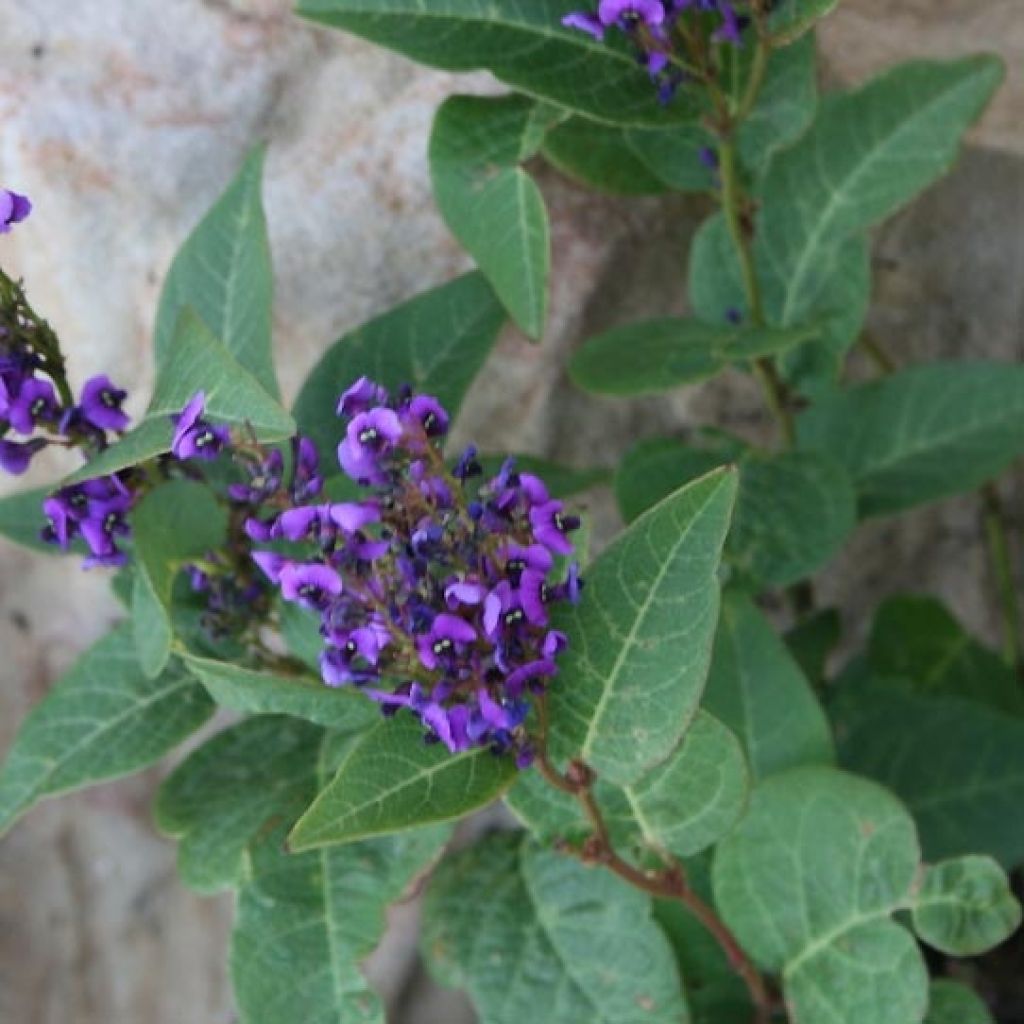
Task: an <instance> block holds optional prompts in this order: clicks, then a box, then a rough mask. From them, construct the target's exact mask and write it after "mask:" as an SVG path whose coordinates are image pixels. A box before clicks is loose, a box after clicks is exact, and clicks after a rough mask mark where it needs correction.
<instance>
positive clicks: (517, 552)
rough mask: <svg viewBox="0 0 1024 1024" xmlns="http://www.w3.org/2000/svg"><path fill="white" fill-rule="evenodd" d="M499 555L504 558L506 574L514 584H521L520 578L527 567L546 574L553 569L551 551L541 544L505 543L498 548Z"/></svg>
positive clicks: (543, 574)
mask: <svg viewBox="0 0 1024 1024" xmlns="http://www.w3.org/2000/svg"><path fill="white" fill-rule="evenodd" d="M498 557H499V558H500V559H502V560H504V563H505V575H506V576H508V578H509V579H510V580H511V581H512V585H513V586H519V579H520V577H521V576H522V575H523V572H524V571H525V570H527V569H530V570H532V571H533V572H535V573H540V574H541V575H542V576H546V575H547V574H548V573H549V572H550V571H551V566H552V565H553V564H554V559H553V558H552V557H551V552H550V551H548V549H547V548H546V547H544V546H543V545H541V544H530V545H529V546H527V547H523V545H521V544H503V545H502V546H501V547H500V548H498Z"/></svg>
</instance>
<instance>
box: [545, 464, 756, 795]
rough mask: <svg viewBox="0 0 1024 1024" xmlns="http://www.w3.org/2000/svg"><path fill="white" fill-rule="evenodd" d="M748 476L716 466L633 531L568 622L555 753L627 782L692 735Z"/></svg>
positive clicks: (555, 689) (565, 617) (564, 622)
mask: <svg viewBox="0 0 1024 1024" xmlns="http://www.w3.org/2000/svg"><path fill="white" fill-rule="evenodd" d="M735 497H736V474H735V473H734V472H732V471H730V470H728V469H723V470H718V471H716V472H714V473H709V474H708V475H707V476H705V477H702V478H701V479H699V480H696V481H694V482H693V483H692V484H690V485H689V486H687V487H684V488H682V489H681V490H679V491H677V492H676V493H675V494H672V495H670V496H669V497H668V498H666V499H665V500H664V501H662V502H661V503H660V504H658V505H656V506H655V507H654V508H653V509H651V510H650V511H649V512H647V513H645V514H644V515H643V516H641V517H640V518H639V519H638V520H637V521H636V522H635V523H633V524H632V525H631V526H630V527H628V528H627V529H626V530H625V531H624V532H623V533H622V534H621V535H620V536H619V538H618V539H617V540H616V541H615V542H614V543H613V544H612V545H611V546H610V547H609V548H607V550H606V551H605V552H604V553H603V554H602V555H601V556H600V557H599V558H598V559H597V560H596V561H595V562H594V563H593V564H592V565H591V566H590V568H589V569H588V572H587V589H586V595H585V597H584V598H583V600H581V602H580V604H579V605H578V606H576V607H574V608H570V609H569V610H567V611H566V612H565V613H564V614H562V615H560V616H559V617H558V623H557V624H558V626H559V628H561V629H564V630H565V631H566V632H567V633H568V635H569V648H568V650H567V651H566V652H565V654H564V655H563V656H562V659H561V662H560V665H559V674H558V678H557V680H556V681H555V682H554V684H553V685H552V687H551V715H552V720H551V726H552V728H551V736H550V739H551V748H552V752H553V753H554V755H555V756H556V757H575V756H579V757H582V758H583V759H584V760H585V761H586V762H587V763H588V764H590V765H592V766H593V767H594V768H595V769H596V770H597V772H598V774H599V775H602V776H604V777H605V778H607V779H608V780H609V781H610V782H615V783H617V784H619V785H627V784H629V783H630V782H634V781H635V780H637V779H638V778H640V776H641V775H643V774H644V772H645V771H646V770H647V769H648V768H651V767H653V766H654V765H656V764H658V763H659V762H661V761H663V760H664V759H665V758H666V757H667V756H668V755H669V754H670V753H671V751H672V750H673V749H674V748H675V746H676V745H677V744H678V743H679V741H680V739H682V736H683V733H684V732H685V731H686V727H687V725H688V723H689V720H690V719H691V718H692V717H693V714H694V713H695V711H696V710H697V704H698V703H699V701H700V695H701V691H702V690H703V688H704V682H705V679H706V677H707V672H708V666H709V663H710V656H711V642H712V639H713V636H714V631H715V623H716V621H717V618H718V601H719V587H718V576H717V574H718V565H719V561H720V559H721V552H722V543H723V541H724V539H725V533H726V530H727V529H728V526H729V518H730V516H731V514H732V507H733V503H734V501H735Z"/></svg>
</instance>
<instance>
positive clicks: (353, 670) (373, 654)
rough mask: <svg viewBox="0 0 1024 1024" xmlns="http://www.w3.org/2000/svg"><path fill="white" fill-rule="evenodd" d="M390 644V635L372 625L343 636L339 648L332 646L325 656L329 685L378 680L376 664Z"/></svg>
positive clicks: (322, 669)
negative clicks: (386, 646)
mask: <svg viewBox="0 0 1024 1024" xmlns="http://www.w3.org/2000/svg"><path fill="white" fill-rule="evenodd" d="M332 639H333V638H332ZM387 642H388V636H387V633H386V632H383V633H382V631H380V630H378V629H375V628H373V627H372V626H361V627H359V628H358V629H353V630H352V631H351V632H350V633H348V634H347V635H346V636H342V637H339V638H338V646H336V647H329V648H328V649H327V650H326V651H324V653H323V655H322V656H321V659H320V672H321V675H322V676H323V680H324V682H325V683H327V685H328V686H344V685H346V684H348V683H365V682H369V681H370V680H371V679H376V678H377V675H378V673H377V672H376V670H375V669H376V665H377V662H378V661H379V659H380V655H381V651H382V650H383V649H384V647H385V645H386V644H387Z"/></svg>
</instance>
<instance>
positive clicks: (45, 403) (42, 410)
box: [7, 377, 58, 435]
mask: <svg viewBox="0 0 1024 1024" xmlns="http://www.w3.org/2000/svg"><path fill="white" fill-rule="evenodd" d="M57 409H58V406H57V395H56V393H55V392H54V390H53V385H52V384H51V383H50V382H49V381H46V380H40V379H39V378H38V377H30V378H29V379H28V380H26V381H25V382H24V383H23V384H22V385H21V388H20V389H19V391H18V393H17V395H15V396H14V397H13V399H11V400H10V404H9V405H8V408H7V420H8V422H9V423H10V424H11V426H12V427H13V428H14V429H15V430H16V431H17V432H18V433H19V434H26V435H27V434H32V433H34V432H35V428H36V424H37V423H39V422H41V421H53V420H55V419H56V418H57Z"/></svg>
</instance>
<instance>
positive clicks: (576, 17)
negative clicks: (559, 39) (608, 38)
mask: <svg viewBox="0 0 1024 1024" xmlns="http://www.w3.org/2000/svg"><path fill="white" fill-rule="evenodd" d="M562 24H563V25H564V26H565V27H566V28H575V29H579V31H580V32H586V33H587V35H589V36H593V37H594V38H595V39H596V40H597V41H598V42H601V41H602V40H603V39H604V24H603V23H602V21H601V19H600V18H599V17H598V16H597V15H596V14H589V13H588V12H587V11H573V12H572V13H571V14H567V15H566V16H565V17H564V18H563V19H562Z"/></svg>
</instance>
